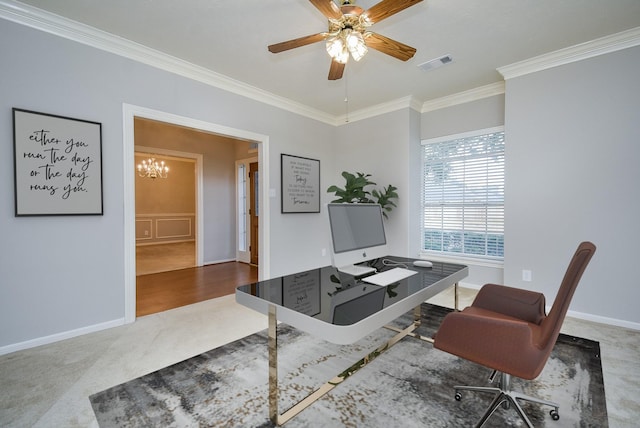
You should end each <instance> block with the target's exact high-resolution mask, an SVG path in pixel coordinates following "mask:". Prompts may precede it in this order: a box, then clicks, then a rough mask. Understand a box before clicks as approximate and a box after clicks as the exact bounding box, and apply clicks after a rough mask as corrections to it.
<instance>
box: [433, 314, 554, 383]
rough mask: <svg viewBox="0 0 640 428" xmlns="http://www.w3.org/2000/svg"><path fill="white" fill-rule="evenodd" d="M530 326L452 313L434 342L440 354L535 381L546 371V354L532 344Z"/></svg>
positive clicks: (521, 322)
mask: <svg viewBox="0 0 640 428" xmlns="http://www.w3.org/2000/svg"><path fill="white" fill-rule="evenodd" d="M532 327H536V326H531V325H530V324H528V323H526V322H524V321H518V320H508V319H501V318H492V317H489V316H483V315H477V314H466V313H465V312H464V311H463V312H452V313H450V314H448V315H447V316H446V317H445V318H444V320H443V321H442V324H441V325H440V328H439V329H438V332H437V333H436V335H435V337H434V339H435V341H434V346H435V347H436V348H438V349H440V350H443V351H446V352H449V353H451V354H454V355H457V356H459V357H462V358H464V359H467V360H470V361H473V362H476V363H478V364H481V365H483V366H486V367H489V368H492V369H494V370H498V371H501V372H505V373H509V374H512V375H514V376H517V377H520V378H524V379H533V378H534V377H536V376H537V375H538V374H539V373H540V371H541V370H542V367H544V363H545V361H540V360H541V359H542V360H544V359H545V358H544V352H541V350H540V349H538V348H537V347H536V346H535V345H534V344H533V333H532V330H531V329H532Z"/></svg>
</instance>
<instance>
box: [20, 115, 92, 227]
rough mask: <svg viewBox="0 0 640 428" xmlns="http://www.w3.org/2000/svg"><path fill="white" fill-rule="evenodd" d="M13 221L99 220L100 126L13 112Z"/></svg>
mask: <svg viewBox="0 0 640 428" xmlns="http://www.w3.org/2000/svg"><path fill="white" fill-rule="evenodd" d="M13 148H14V163H13V165H14V183H15V216H16V217H22V216H54V215H103V200H102V124H101V123H99V122H92V121H88V120H82V119H75V118H71V117H65V116H58V115H54V114H49V113H40V112H35V111H31V110H23V109H19V108H13Z"/></svg>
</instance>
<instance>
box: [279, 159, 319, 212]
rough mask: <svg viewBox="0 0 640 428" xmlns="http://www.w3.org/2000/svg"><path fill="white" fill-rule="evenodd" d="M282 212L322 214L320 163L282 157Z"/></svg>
mask: <svg viewBox="0 0 640 428" xmlns="http://www.w3.org/2000/svg"><path fill="white" fill-rule="evenodd" d="M280 183H281V196H282V198H281V212H282V213H283V214H288V213H319V212H320V161H319V160H317V159H310V158H305V157H301V156H293V155H287V154H284V153H282V154H281V155H280Z"/></svg>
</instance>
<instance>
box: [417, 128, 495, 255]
mask: <svg viewBox="0 0 640 428" xmlns="http://www.w3.org/2000/svg"><path fill="white" fill-rule="evenodd" d="M422 160H423V173H422V177H423V183H422V191H423V198H422V200H423V205H422V221H421V224H422V233H421V235H422V250H423V251H428V252H430V253H433V252H438V253H440V254H442V255H454V256H463V257H477V258H483V259H492V260H498V261H499V260H502V259H503V258H504V130H503V129H502V128H494V129H487V130H482V131H477V132H474V133H468V134H463V135H454V136H449V137H443V138H438V139H433V140H425V141H423V157H422Z"/></svg>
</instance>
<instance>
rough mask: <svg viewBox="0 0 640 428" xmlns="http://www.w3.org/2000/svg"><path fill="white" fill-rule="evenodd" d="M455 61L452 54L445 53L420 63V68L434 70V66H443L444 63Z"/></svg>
mask: <svg viewBox="0 0 640 428" xmlns="http://www.w3.org/2000/svg"><path fill="white" fill-rule="evenodd" d="M452 61H453V58H451V55H445V56H443V57H440V58H436V59H432V60H431V61H427V62H423V63H422V64H418V68H420V69H422V70H423V71H429V70H433V69H434V68H438V67H442V66H443V65H447V64H449V63H450V62H452Z"/></svg>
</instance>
